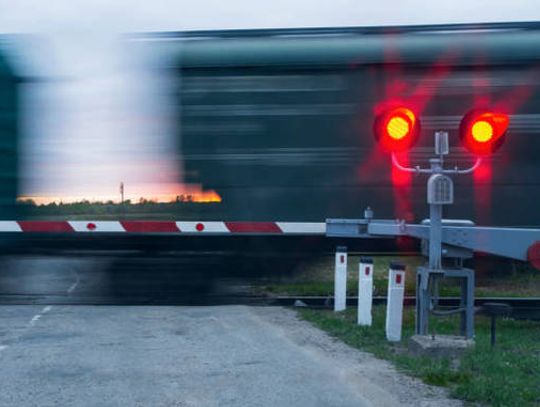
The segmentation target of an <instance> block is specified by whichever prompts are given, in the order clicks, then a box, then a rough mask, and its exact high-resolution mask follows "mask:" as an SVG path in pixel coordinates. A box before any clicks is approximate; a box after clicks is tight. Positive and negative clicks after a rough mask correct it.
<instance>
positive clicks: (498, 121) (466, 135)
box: [459, 110, 510, 156]
mask: <svg viewBox="0 0 540 407" xmlns="http://www.w3.org/2000/svg"><path fill="white" fill-rule="evenodd" d="M509 122H510V120H509V118H508V115H506V114H504V113H497V112H492V111H489V110H471V111H470V112H468V113H467V114H466V115H465V116H464V117H463V119H462V120H461V124H460V126H459V138H460V139H461V143H462V144H463V146H464V147H465V148H466V149H467V150H469V151H470V152H471V153H473V154H475V155H477V156H485V155H489V154H492V153H494V152H495V151H497V150H498V149H499V148H500V147H501V145H502V144H503V143H504V139H505V136H506V130H507V129H508V123H509Z"/></svg>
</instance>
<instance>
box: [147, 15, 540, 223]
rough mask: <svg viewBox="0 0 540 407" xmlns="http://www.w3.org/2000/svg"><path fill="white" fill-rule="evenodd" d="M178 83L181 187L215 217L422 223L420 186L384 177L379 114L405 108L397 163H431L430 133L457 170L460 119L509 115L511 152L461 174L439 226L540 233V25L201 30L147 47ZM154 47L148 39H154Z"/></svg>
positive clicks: (465, 162)
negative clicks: (200, 198) (214, 203)
mask: <svg viewBox="0 0 540 407" xmlns="http://www.w3.org/2000/svg"><path fill="white" fill-rule="evenodd" d="M151 38H153V39H155V42H154V45H155V46H156V47H160V46H162V44H164V43H165V44H166V47H167V50H168V52H171V53H172V54H173V55H174V57H173V61H174V62H173V63H172V64H169V67H168V69H169V72H168V73H169V74H171V73H172V75H173V76H174V77H175V81H174V85H173V91H174V95H175V100H176V107H175V108H176V112H177V119H178V122H177V124H178V125H177V136H178V140H179V148H180V151H179V161H181V162H182V163H183V169H184V174H185V180H184V181H187V182H191V183H199V184H201V185H202V186H203V187H204V188H205V189H212V190H215V191H217V193H218V194H219V195H220V196H221V197H222V203H221V205H220V211H219V213H216V214H214V215H212V217H213V218H214V219H220V218H221V219H225V220H257V221H259V220H260V221H267V220H283V221H318V222H320V221H324V219H325V218H328V217H361V216H362V213H363V209H364V208H365V207H366V206H368V205H369V206H371V207H372V208H373V209H374V210H375V215H376V217H379V218H394V217H395V218H404V219H407V220H411V221H412V220H416V221H418V220H420V219H421V218H423V217H426V216H427V213H428V211H427V207H426V205H425V200H426V199H425V178H424V177H422V176H418V177H416V176H413V175H410V174H406V173H402V172H399V171H397V170H394V169H392V166H391V162H390V158H389V156H388V155H387V154H384V153H383V152H381V151H380V150H379V148H378V147H377V145H376V143H375V140H374V138H373V136H372V126H373V121H374V114H375V112H376V110H377V109H378V108H380V107H381V106H384V105H385V104H387V103H393V102H399V103H405V104H407V105H409V106H411V107H412V108H413V109H415V110H416V111H417V112H418V113H419V115H420V119H421V121H422V133H421V137H420V142H419V143H418V144H417V145H416V147H415V148H414V149H412V150H411V151H410V152H409V153H408V154H405V155H404V156H402V157H400V159H401V160H402V161H403V162H404V163H409V164H411V165H417V164H424V165H425V164H426V163H427V160H428V158H429V157H431V156H432V154H433V153H432V151H433V147H432V145H433V133H434V132H435V131H436V130H447V131H449V133H450V143H451V151H452V154H451V155H450V156H449V157H448V163H449V164H450V165H452V166H454V165H459V166H460V167H465V166H469V165H471V164H472V163H473V162H474V157H473V156H471V154H470V153H468V152H467V151H466V150H465V149H464V148H463V147H462V146H461V145H460V144H459V140H458V127H459V123H460V120H461V118H462V117H463V116H464V115H465V114H466V113H467V112H468V111H469V110H471V109H473V108H479V107H489V108H490V109H494V110H497V111H501V112H505V113H507V114H509V115H510V128H509V132H508V137H507V140H506V143H505V145H504V146H503V147H502V148H501V149H500V150H499V151H498V152H497V153H496V154H494V155H492V156H490V157H488V158H486V159H485V160H484V162H483V164H482V166H481V167H480V168H479V170H477V171H476V172H475V173H474V175H472V176H471V175H466V176H459V177H456V182H457V184H456V191H457V192H456V203H455V205H452V206H449V207H447V208H446V213H445V215H444V216H445V217H448V218H467V219H473V220H475V221H476V222H477V223H478V224H484V225H529V226H530V225H540V211H538V210H537V202H538V201H539V200H540V161H539V160H538V154H539V152H540V137H539V135H538V131H539V130H540V86H539V85H540V47H539V46H538V44H540V24H536V23H523V24H521V23H516V24H480V25H474V26H471V25H450V26H416V27H388V28H335V29H333V28H328V29H277V30H238V31H200V32H184V33H164V34H156V35H155V36H153V37H151ZM150 42H151V43H152V41H150Z"/></svg>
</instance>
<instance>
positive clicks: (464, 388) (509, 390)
mask: <svg viewBox="0 0 540 407" xmlns="http://www.w3.org/2000/svg"><path fill="white" fill-rule="evenodd" d="M299 312H300V315H301V317H302V318H303V319H305V320H307V321H310V322H311V323H313V324H314V325H316V326H317V327H319V328H320V329H322V330H324V331H326V332H328V333H329V334H330V335H332V336H334V337H336V338H339V339H341V340H343V341H344V342H345V343H347V344H348V345H350V346H352V347H355V348H358V349H362V350H365V351H368V352H371V353H373V354H374V355H375V356H377V357H379V358H382V359H387V360H390V361H392V362H393V363H394V364H395V365H396V367H397V368H398V369H399V370H401V371H404V372H406V373H409V374H411V375H414V376H416V377H419V378H421V379H422V380H423V381H424V382H426V383H428V384H433V385H438V386H446V387H448V388H449V389H450V394H451V396H453V397H456V398H460V399H463V400H467V401H471V402H482V403H489V404H490V405H494V406H536V405H540V340H539V338H540V323H538V322H531V321H513V320H510V319H500V320H499V321H498V322H497V345H496V346H495V348H494V349H491V346H490V339H489V338H490V336H489V320H488V319H487V318H485V317H482V316H477V318H476V346H475V347H474V348H473V349H470V350H468V351H467V352H466V353H464V354H463V356H461V357H460V358H459V359H456V360H450V359H448V358H443V359H439V360H433V359H430V358H418V357H414V356H411V355H409V354H408V352H407V349H406V343H407V341H408V339H409V338H410V336H411V335H412V334H413V333H414V313H413V309H410V308H409V309H406V310H405V313H404V317H403V339H402V341H401V342H400V343H397V344H396V343H390V342H387V341H386V340H385V333H384V323H385V312H386V307H385V306H376V307H374V309H373V326H372V327H359V326H358V325H356V310H352V309H350V310H347V311H344V312H340V313H334V312H332V311H328V310H312V309H300V310H299ZM430 328H431V329H432V332H436V333H437V334H457V332H458V319H457V318H456V317H445V318H436V319H435V318H434V319H433V320H432V321H431V322H430Z"/></svg>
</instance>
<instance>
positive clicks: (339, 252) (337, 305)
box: [334, 246, 347, 311]
mask: <svg viewBox="0 0 540 407" xmlns="http://www.w3.org/2000/svg"><path fill="white" fill-rule="evenodd" d="M334 270H335V271H334V311H343V310H345V308H346V303H347V248H346V247H343V246H340V247H338V248H337V249H336V266H335V269H334Z"/></svg>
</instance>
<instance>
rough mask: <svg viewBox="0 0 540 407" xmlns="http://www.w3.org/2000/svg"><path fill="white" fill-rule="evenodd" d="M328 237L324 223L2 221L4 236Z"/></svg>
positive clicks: (0, 227) (1, 228) (0, 226)
mask: <svg viewBox="0 0 540 407" xmlns="http://www.w3.org/2000/svg"><path fill="white" fill-rule="evenodd" d="M6 232H7V233H12V232H31V233H174V234H192V235H199V234H209V235H210V234H212V235H231V234H250V235H325V233H326V224H325V223H324V222H175V221H139V220H125V221H101V220H99V221H78V220H77V221H8V220H4V221H0V233H6Z"/></svg>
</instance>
